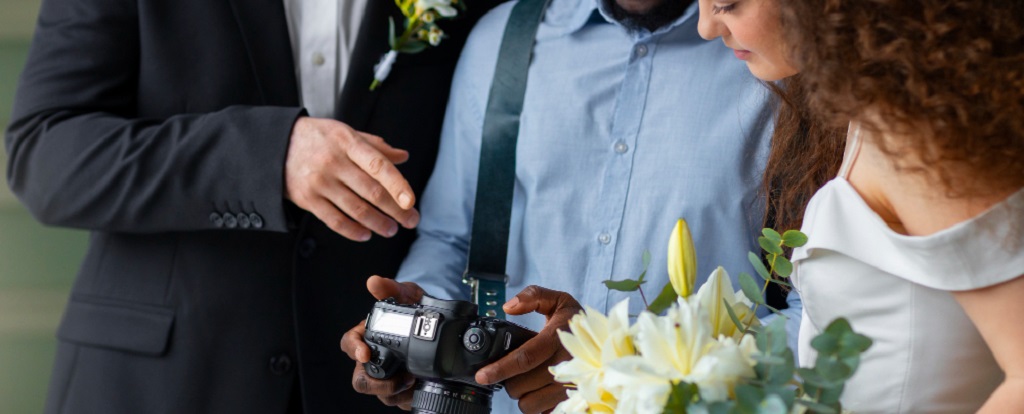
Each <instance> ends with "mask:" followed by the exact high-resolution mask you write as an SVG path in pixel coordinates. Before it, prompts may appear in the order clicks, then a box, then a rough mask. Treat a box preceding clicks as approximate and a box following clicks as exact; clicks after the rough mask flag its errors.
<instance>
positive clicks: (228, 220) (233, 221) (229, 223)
mask: <svg viewBox="0 0 1024 414" xmlns="http://www.w3.org/2000/svg"><path fill="white" fill-rule="evenodd" d="M224 227H227V228H229V229H233V228H235V227H238V219H237V218H236V217H235V215H234V214H231V213H224Z"/></svg>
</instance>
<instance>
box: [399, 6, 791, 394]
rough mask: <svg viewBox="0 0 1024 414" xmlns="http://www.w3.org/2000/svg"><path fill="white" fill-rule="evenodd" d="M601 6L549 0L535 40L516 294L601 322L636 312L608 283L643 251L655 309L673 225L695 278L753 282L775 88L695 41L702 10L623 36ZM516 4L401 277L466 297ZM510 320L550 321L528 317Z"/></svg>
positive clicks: (637, 268)
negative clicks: (581, 310) (487, 132)
mask: <svg viewBox="0 0 1024 414" xmlns="http://www.w3.org/2000/svg"><path fill="white" fill-rule="evenodd" d="M599 2H600V0H553V1H552V3H551V5H550V7H549V9H548V11H547V13H546V15H545V18H544V21H543V23H542V24H541V25H540V28H539V30H538V34H537V43H536V45H535V48H534V57H533V61H532V63H531V66H530V71H529V82H528V86H527V90H526V96H525V102H524V108H523V113H522V118H521V126H520V132H519V142H518V148H517V165H516V183H515V193H514V199H513V211H512V222H511V231H510V237H509V250H508V264H507V274H508V276H509V280H508V295H509V296H510V297H511V296H512V295H514V294H516V293H518V292H519V291H520V290H522V289H523V288H525V287H526V286H528V285H531V284H536V285H540V286H544V287H547V288H550V289H555V290H560V291H565V292H569V293H571V294H572V295H573V296H574V297H575V298H576V299H577V300H579V302H580V303H582V304H584V305H587V306H590V307H593V308H595V309H597V310H599V311H604V312H607V311H608V310H609V308H611V306H613V305H614V304H616V303H618V302H619V301H621V300H623V299H626V298H629V299H630V301H631V304H630V305H631V306H630V312H631V313H632V314H636V313H639V311H640V310H641V309H642V308H643V301H642V299H641V296H640V295H639V294H638V293H637V292H632V293H625V292H612V291H609V290H608V289H607V288H606V287H605V285H604V284H602V283H601V282H602V281H604V280H608V279H623V278H636V277H637V276H638V275H639V274H640V273H641V272H642V271H643V253H644V251H645V250H647V251H650V253H651V257H652V260H651V268H650V269H649V270H648V272H647V280H648V282H647V283H646V284H645V285H644V290H645V293H646V296H647V298H648V299H653V297H654V296H656V295H657V294H658V292H659V291H660V288H661V287H662V286H664V285H665V283H667V281H668V276H667V270H666V266H665V263H666V251H667V243H668V238H669V234H670V233H671V230H672V228H673V226H674V224H675V222H676V220H677V219H679V218H685V219H686V220H687V222H688V223H689V225H690V230H691V232H692V234H693V239H694V243H695V245H696V250H697V256H698V275H699V279H698V282H697V283H698V284H700V283H703V281H704V280H705V279H706V278H707V275H709V274H710V273H711V272H712V270H714V269H715V267H717V266H723V267H725V269H726V270H727V271H728V272H729V274H730V275H731V276H732V277H733V280H734V281H735V278H736V275H738V274H739V273H740V272H748V273H751V274H754V271H753V270H752V268H751V266H750V264H749V263H748V262H747V252H748V251H754V252H759V251H760V248H759V247H757V245H756V237H757V235H759V233H760V227H761V218H762V212H763V206H762V203H761V201H760V200H759V198H758V196H757V190H758V187H759V184H760V180H761V174H762V172H763V169H764V164H765V160H766V155H767V150H768V141H769V135H770V118H771V108H770V107H769V105H768V104H767V102H768V99H769V97H770V92H769V91H768V89H767V88H765V87H764V86H762V85H761V84H759V82H758V81H757V80H756V79H754V78H753V77H752V76H751V75H750V73H749V71H748V70H747V68H746V66H745V65H744V64H743V62H741V61H739V60H737V59H736V58H735V57H734V56H733V54H732V51H731V50H729V49H728V48H726V47H725V46H723V45H722V43H721V42H707V41H704V40H703V39H701V38H700V36H699V35H698V34H697V20H698V13H697V4H696V2H694V4H693V5H692V6H691V7H690V8H689V9H688V10H687V11H686V12H685V14H684V15H683V16H682V17H680V18H679V19H677V20H676V21H675V22H673V23H672V24H671V25H669V26H667V27H664V28H661V29H658V30H657V31H655V32H654V33H650V32H647V31H646V30H641V31H638V32H631V31H629V30H627V29H626V28H624V27H623V26H621V25H620V24H619V23H617V22H615V21H614V20H613V19H612V18H611V17H610V15H609V14H608V13H606V12H604V11H603V10H600V8H599V7H598V6H599ZM511 7H512V4H504V5H502V6H499V7H497V8H496V9H494V10H493V11H492V12H491V13H490V14H488V15H487V16H485V17H484V18H483V19H482V20H481V21H480V23H479V24H478V25H477V27H476V29H474V31H473V33H472V35H471V36H470V38H469V40H468V43H467V44H466V46H465V49H464V51H463V54H462V57H461V59H460V61H459V65H458V68H457V70H456V72H455V78H454V84H453V86H452V94H451V99H450V101H449V104H448V110H447V115H446V117H445V123H444V129H443V132H442V139H441V148H440V153H439V155H438V159H437V166H436V167H435V170H434V174H433V176H432V177H431V179H430V182H429V184H428V185H427V188H426V191H425V192H424V194H423V196H422V198H421V212H422V220H421V222H420V225H419V238H418V239H417V240H416V242H415V243H414V244H413V246H412V249H411V251H410V253H409V256H408V258H407V259H406V260H405V262H404V263H403V265H402V268H401V270H400V272H399V274H398V278H399V279H400V280H403V281H413V282H416V283H418V284H420V285H421V286H422V287H423V288H424V289H425V290H426V291H427V293H429V294H431V295H433V296H437V297H441V298H458V299H464V300H466V299H468V298H469V290H468V287H467V286H466V285H464V284H462V283H461V277H462V273H463V271H464V270H465V268H466V263H467V252H468V247H469V239H470V230H471V228H472V220H473V203H474V200H475V194H476V181H477V170H478V167H479V153H480V142H481V138H480V137H481V129H482V126H483V118H484V111H485V108H486V105H487V97H488V93H489V91H490V85H491V79H492V76H493V74H494V68H495V64H496V60H497V55H498V49H499V46H500V43H501V38H502V34H503V33H504V28H505V23H506V21H507V19H508V16H509V12H510V11H511ZM735 286H736V288H737V289H738V288H739V285H738V284H736V285H735ZM509 319H510V320H512V321H514V322H517V323H520V324H522V325H525V326H527V327H529V328H532V329H535V330H537V329H540V328H542V327H543V324H544V318H543V317H541V316H539V315H535V314H534V315H527V316H520V317H516V316H513V317H509ZM794 333H795V332H794ZM502 405H503V404H502V403H498V402H496V403H495V412H503V409H501V408H500V407H501V406H502ZM504 405H505V406H506V408H505V409H512V408H514V407H515V405H514V404H512V405H508V404H504Z"/></svg>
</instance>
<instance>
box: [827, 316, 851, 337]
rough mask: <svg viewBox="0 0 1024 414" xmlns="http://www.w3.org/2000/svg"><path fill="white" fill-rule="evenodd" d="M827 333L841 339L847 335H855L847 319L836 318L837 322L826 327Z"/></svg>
mask: <svg viewBox="0 0 1024 414" xmlns="http://www.w3.org/2000/svg"><path fill="white" fill-rule="evenodd" d="M825 332H828V333H830V334H832V335H835V336H837V337H840V336H843V335H845V334H847V333H853V328H852V327H851V326H850V321H847V320H846V318H836V320H834V321H832V322H829V324H828V326H826V327H825Z"/></svg>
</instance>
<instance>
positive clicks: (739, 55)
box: [732, 49, 750, 60]
mask: <svg viewBox="0 0 1024 414" xmlns="http://www.w3.org/2000/svg"><path fill="white" fill-rule="evenodd" d="M732 53H733V54H734V55H736V59H740V60H747V59H749V58H750V51H749V50H739V49H733V51H732Z"/></svg>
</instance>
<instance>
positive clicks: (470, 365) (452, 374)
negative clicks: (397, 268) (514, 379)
mask: <svg viewBox="0 0 1024 414" xmlns="http://www.w3.org/2000/svg"><path fill="white" fill-rule="evenodd" d="M535 335H536V333H535V332H533V331H531V330H529V329H526V328H523V327H521V326H519V325H516V324H514V323H511V322H508V321H506V320H503V319H497V318H490V317H482V316H478V315H477V306H476V305H475V304H473V303H470V302H466V301H461V300H441V299H436V298H432V297H430V296H426V295H424V296H423V298H422V299H421V300H420V303H418V304H415V305H402V304H399V303H398V302H396V301H395V300H394V298H388V299H384V300H382V301H379V302H377V303H376V304H374V305H373V309H372V310H371V311H370V314H369V315H367V317H366V334H364V335H363V341H365V342H366V344H367V345H368V346H369V347H370V352H371V356H370V362H366V363H364V364H363V367H364V368H365V369H366V373H367V374H369V375H370V376H371V377H373V378H377V379H388V378H391V377H392V376H393V375H395V374H396V373H398V372H400V371H401V370H403V369H405V370H407V371H408V372H409V373H411V374H413V375H414V376H416V384H415V386H414V387H415V388H414V391H413V402H412V412H413V413H429V414H447V413H465V414H477V413H480V414H486V413H489V412H490V411H491V396H492V395H493V393H494V391H496V390H499V389H501V386H499V385H493V386H489V385H481V384H478V383H476V381H474V380H473V376H474V374H476V371H477V370H478V369H480V368H482V367H483V366H485V365H487V364H490V363H492V362H494V361H497V360H498V359H500V358H501V357H503V356H505V355H507V354H508V353H509V352H511V351H512V350H514V349H516V348H518V347H519V346H520V345H522V344H523V343H524V342H526V341H527V340H529V339H530V338H532V337H534V336H535Z"/></svg>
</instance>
